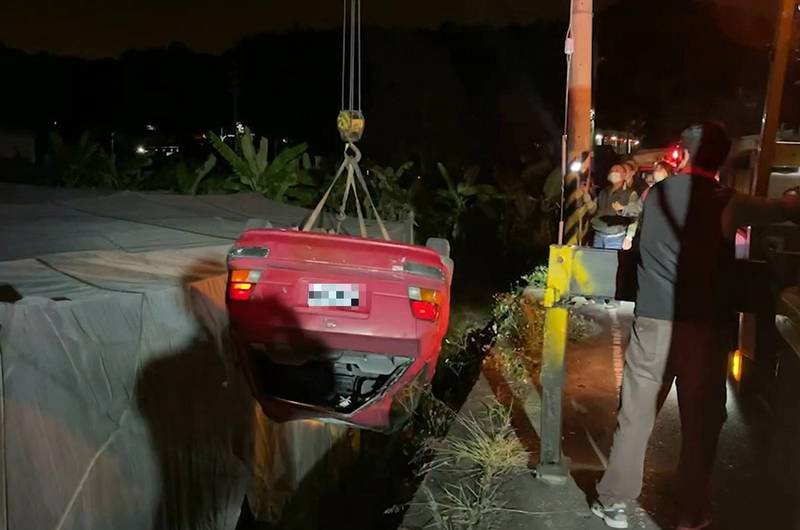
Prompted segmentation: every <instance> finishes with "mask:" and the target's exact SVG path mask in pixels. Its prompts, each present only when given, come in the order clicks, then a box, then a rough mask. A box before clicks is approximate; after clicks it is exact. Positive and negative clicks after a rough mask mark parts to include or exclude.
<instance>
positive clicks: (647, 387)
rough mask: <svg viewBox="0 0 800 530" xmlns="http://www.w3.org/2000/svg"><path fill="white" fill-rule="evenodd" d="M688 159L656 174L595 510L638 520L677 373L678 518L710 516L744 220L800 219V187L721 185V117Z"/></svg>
mask: <svg viewBox="0 0 800 530" xmlns="http://www.w3.org/2000/svg"><path fill="white" fill-rule="evenodd" d="M682 141H683V146H684V149H685V151H686V153H685V154H686V162H685V163H684V167H683V168H681V169H682V170H681V171H679V174H678V175H675V176H673V177H670V178H668V179H666V180H664V181H662V182H660V183H658V184H655V185H654V186H653V187H652V188H651V189H650V192H649V194H648V195H649V196H648V198H647V202H646V204H645V205H644V211H643V213H642V217H641V222H640V227H639V232H638V234H637V237H636V240H635V242H634V248H638V250H639V263H638V268H637V279H638V293H637V296H636V310H635V319H634V323H633V329H632V331H631V338H630V343H629V344H628V347H627V350H626V352H625V371H624V375H623V380H622V392H621V396H620V409H619V411H618V416H617V429H616V432H615V433H614V443H613V446H612V448H611V455H610V458H609V462H608V469H607V470H606V472H605V474H604V476H603V478H602V480H601V481H600V482H599V483H598V485H597V493H598V500H597V501H596V502H594V503H593V504H592V512H593V513H594V514H595V515H597V516H598V517H600V518H602V519H603V520H604V521H605V523H606V524H607V525H608V526H609V527H611V528H628V517H627V503H629V502H630V501H633V500H634V499H636V498H637V497H638V496H639V494H640V493H641V488H642V474H643V466H644V457H645V451H646V449H647V443H648V440H649V438H650V434H651V432H652V430H653V424H654V422H655V417H656V414H657V412H658V406H659V405H658V403H659V395H660V394H661V392H664V391H666V390H668V389H669V387H670V386H671V385H672V383H673V380H674V381H675V382H676V384H677V389H678V404H679V408H680V418H681V434H682V437H681V438H682V444H681V456H680V462H679V465H678V473H677V474H678V477H677V480H678V482H679V484H678V487H677V488H676V491H677V492H678V499H677V500H678V507H679V516H680V519H679V525H678V529H679V530H690V529H700V528H706V527H708V526H709V525H710V524H711V510H710V500H709V484H710V479H711V470H712V466H713V462H714V458H715V454H716V448H717V441H718V439H719V433H720V429H721V428H722V424H723V422H724V421H725V418H726V411H725V398H726V387H725V385H726V377H727V357H728V353H729V351H730V349H731V348H730V346H731V344H730V341H729V340H728V339H729V336H730V334H729V330H730V322H731V317H732V316H735V315H734V309H733V303H732V300H731V299H730V296H731V293H733V292H735V291H736V289H735V287H734V285H733V282H734V281H735V278H734V277H733V267H734V256H735V254H734V240H735V235H736V229H737V228H738V227H740V226H747V225H757V224H769V223H775V222H782V221H786V220H797V219H800V201H798V199H797V198H784V199H783V200H767V199H761V198H756V197H750V196H746V195H742V194H739V193H736V192H734V191H733V190H731V189H729V188H726V187H724V186H721V185H720V184H719V182H718V181H717V179H716V177H717V175H718V172H719V168H720V167H721V166H722V164H723V163H724V161H725V159H726V158H727V156H728V152H729V151H730V147H731V141H730V138H729V137H728V135H727V134H726V132H725V130H724V128H723V127H722V126H721V125H719V124H716V123H709V124H705V125H697V126H693V127H690V128H689V129H687V130H686V131H684V133H683V135H682Z"/></svg>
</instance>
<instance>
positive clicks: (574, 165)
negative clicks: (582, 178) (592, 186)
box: [569, 160, 583, 173]
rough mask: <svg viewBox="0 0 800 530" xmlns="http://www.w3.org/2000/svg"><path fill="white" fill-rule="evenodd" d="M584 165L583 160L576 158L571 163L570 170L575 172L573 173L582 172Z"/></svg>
mask: <svg viewBox="0 0 800 530" xmlns="http://www.w3.org/2000/svg"><path fill="white" fill-rule="evenodd" d="M582 167H583V164H582V163H581V161H580V160H575V161H574V162H573V163H572V164H570V165H569V170H570V171H571V172H573V173H578V172H580V170H581V168H582Z"/></svg>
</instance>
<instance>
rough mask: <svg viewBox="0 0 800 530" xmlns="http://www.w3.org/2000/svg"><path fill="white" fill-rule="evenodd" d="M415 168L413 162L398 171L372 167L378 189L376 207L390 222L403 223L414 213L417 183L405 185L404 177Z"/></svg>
mask: <svg viewBox="0 0 800 530" xmlns="http://www.w3.org/2000/svg"><path fill="white" fill-rule="evenodd" d="M412 167H414V163H413V162H406V163H405V164H402V165H401V166H399V167H398V168H397V169H394V168H392V167H388V166H387V167H381V166H378V165H374V166H371V167H370V168H369V172H370V174H371V175H372V176H374V177H375V178H374V179H373V182H374V183H375V188H376V189H377V198H376V201H375V202H376V205H377V208H378V212H379V213H380V215H381V217H383V218H384V219H385V220H388V221H403V220H405V219H407V218H408V217H409V215H410V214H411V213H412V212H413V211H414V206H413V200H414V195H415V194H416V192H417V188H418V186H417V181H416V180H414V182H412V184H411V185H410V186H408V185H404V184H403V180H402V179H403V177H404V176H405V174H406V173H407V172H408V171H409V170H410V169H411V168H412Z"/></svg>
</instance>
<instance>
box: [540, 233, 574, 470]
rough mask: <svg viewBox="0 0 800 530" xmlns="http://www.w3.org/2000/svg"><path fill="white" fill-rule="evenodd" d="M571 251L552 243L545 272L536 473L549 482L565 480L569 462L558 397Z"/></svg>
mask: <svg viewBox="0 0 800 530" xmlns="http://www.w3.org/2000/svg"><path fill="white" fill-rule="evenodd" d="M572 256H573V252H572V249H571V248H570V247H564V246H555V245H554V246H551V247H550V263H549V268H548V273H547V289H546V291H545V299H544V305H545V307H546V313H545V325H544V344H543V347H542V372H541V376H540V377H541V385H542V417H541V422H542V423H541V426H540V430H539V436H540V437H541V453H540V455H539V465H538V466H537V468H536V476H537V477H538V478H539V479H541V480H543V481H545V482H547V483H550V484H557V485H560V484H564V483H565V482H566V481H567V477H568V476H569V462H568V461H567V460H566V459H565V458H564V457H563V456H562V455H561V398H562V394H563V391H564V373H565V367H564V357H565V355H566V351H567V326H568V325H569V311H568V309H567V308H566V307H564V306H563V305H561V302H562V299H563V297H564V296H565V295H566V294H567V293H568V292H569V286H570V282H571V276H572V263H573V259H572Z"/></svg>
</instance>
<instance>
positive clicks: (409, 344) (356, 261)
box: [226, 229, 452, 430]
mask: <svg viewBox="0 0 800 530" xmlns="http://www.w3.org/2000/svg"><path fill="white" fill-rule="evenodd" d="M438 241H439V242H440V243H443V245H441V244H440V245H439V246H440V249H441V253H440V252H437V250H434V249H432V248H428V247H421V246H415V245H405V244H399V243H392V242H386V241H379V240H373V239H364V238H358V237H349V236H338V235H329V234H321V233H312V232H299V231H290V230H272V229H256V230H249V231H247V232H245V233H243V234H242V235H241V236H240V237H239V239H238V240H237V241H236V243H235V244H234V246H233V248H232V249H231V251H230V253H229V254H228V288H227V296H226V298H227V305H228V313H229V315H230V323H231V332H232V336H233V338H234V340H235V342H236V345H237V349H238V352H239V359H240V361H241V364H242V367H243V369H244V371H245V373H246V375H247V378H248V380H249V382H250V386H251V389H252V391H253V393H254V395H255V397H256V398H257V399H258V401H259V403H260V404H261V406H262V408H263V409H264V411H265V413H266V414H267V415H268V416H270V417H271V418H273V419H275V420H278V421H287V420H295V419H303V418H315V419H324V420H327V421H333V422H341V423H346V424H350V425H354V426H358V427H364V428H369V429H375V430H393V429H395V428H397V427H399V426H400V425H402V423H403V422H404V421H405V419H407V417H408V416H409V414H410V413H411V412H412V411H413V410H414V408H415V406H416V399H417V398H418V396H419V390H421V389H424V388H425V387H427V385H429V384H430V382H431V380H432V378H433V374H434V370H435V369H436V363H437V360H438V357H439V352H440V350H441V344H442V340H443V338H444V335H445V333H446V331H447V325H448V320H449V315H450V283H451V280H452V262H451V261H450V259H449V257H448V256H447V254H448V253H449V249H447V248H446V247H447V242H446V241H443V240H438ZM434 246H435V245H434ZM442 247H444V248H442Z"/></svg>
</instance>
